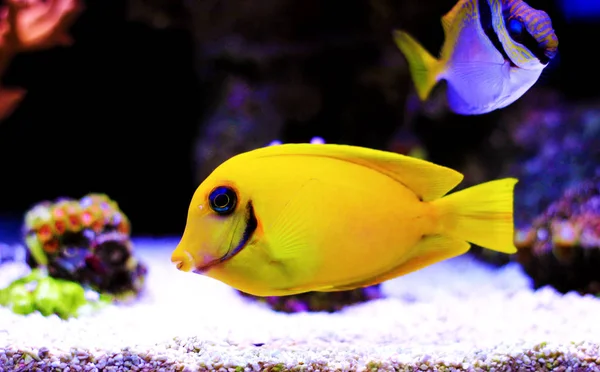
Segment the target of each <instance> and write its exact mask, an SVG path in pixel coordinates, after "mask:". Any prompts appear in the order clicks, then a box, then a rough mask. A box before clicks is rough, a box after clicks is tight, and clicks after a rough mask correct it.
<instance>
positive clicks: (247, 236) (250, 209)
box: [193, 201, 258, 274]
mask: <svg viewBox="0 0 600 372" xmlns="http://www.w3.org/2000/svg"><path fill="white" fill-rule="evenodd" d="M257 228H258V220H257V219H256V214H255V212H254V206H253V205H252V201H249V202H248V205H247V207H246V227H245V228H244V232H243V233H242V238H241V239H240V241H239V242H238V243H237V244H236V246H235V247H234V248H233V249H231V248H230V249H229V251H228V252H227V253H226V254H225V255H224V256H222V257H220V258H217V259H216V260H212V261H209V262H208V263H206V264H204V265H202V266H197V267H196V268H194V270H193V272H194V273H196V274H205V273H206V272H207V271H208V270H210V269H212V268H213V267H215V266H217V265H220V264H222V263H224V262H227V261H229V260H231V259H232V258H233V257H235V256H236V255H237V254H238V253H240V252H241V251H242V250H243V249H244V248H246V246H247V245H248V242H250V240H251V239H252V237H253V236H254V232H255V231H256V229H257Z"/></svg>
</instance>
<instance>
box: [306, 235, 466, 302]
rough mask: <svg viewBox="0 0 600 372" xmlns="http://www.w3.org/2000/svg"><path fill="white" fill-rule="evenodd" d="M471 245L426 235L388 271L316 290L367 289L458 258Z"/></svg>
mask: <svg viewBox="0 0 600 372" xmlns="http://www.w3.org/2000/svg"><path fill="white" fill-rule="evenodd" d="M470 247H471V245H470V244H469V243H468V242H466V241H464V240H457V239H455V238H451V237H447V236H443V235H428V236H425V237H423V239H421V241H420V242H419V243H417V245H415V246H414V247H413V248H412V251H411V252H412V254H411V257H410V258H409V259H408V260H406V261H404V262H402V263H401V264H400V265H398V266H396V267H394V268H393V269H391V270H390V271H387V272H385V273H382V274H380V275H376V276H373V277H371V278H368V279H366V280H363V281H359V282H353V283H348V284H343V285H338V286H335V287H333V286H332V287H326V288H322V289H321V288H320V289H318V291H319V292H338V291H348V290H352V289H356V288H361V287H368V286H372V285H375V284H379V283H382V282H385V281H387V280H391V279H394V278H397V277H399V276H402V275H406V274H409V273H411V272H414V271H417V270H420V269H422V268H424V267H427V266H429V265H432V264H435V263H438V262H441V261H444V260H447V259H450V258H453V257H456V256H460V255H461V254H464V253H466V252H467V251H468V250H469V248H470Z"/></svg>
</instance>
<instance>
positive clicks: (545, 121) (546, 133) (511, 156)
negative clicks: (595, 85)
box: [459, 89, 600, 264]
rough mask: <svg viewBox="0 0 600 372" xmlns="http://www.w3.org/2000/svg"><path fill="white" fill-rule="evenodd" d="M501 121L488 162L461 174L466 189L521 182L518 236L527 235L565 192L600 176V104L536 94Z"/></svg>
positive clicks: (482, 253)
mask: <svg viewBox="0 0 600 372" xmlns="http://www.w3.org/2000/svg"><path fill="white" fill-rule="evenodd" d="M497 120H498V122H499V125H498V127H497V128H496V129H495V130H493V131H492V132H491V133H490V136H489V139H487V140H486V141H485V144H486V147H487V150H485V151H482V152H481V153H480V154H481V157H482V158H483V159H484V160H485V161H481V159H477V158H476V157H473V158H469V159H467V160H466V161H465V162H464V163H463V164H462V166H461V167H460V168H459V170H461V171H462V172H465V173H466V177H465V178H466V181H467V183H469V182H471V180H477V179H492V178H498V177H507V176H509V177H516V178H518V179H519V183H517V185H516V188H515V209H514V210H515V225H516V228H517V230H518V231H520V230H528V229H529V228H530V227H531V226H532V224H534V220H535V219H536V218H537V217H538V216H539V215H540V214H542V213H543V212H544V211H545V210H546V209H547V208H548V207H549V206H550V204H552V203H554V202H557V201H558V200H559V199H560V198H561V195H562V194H563V193H564V192H565V190H566V189H568V188H571V187H575V186H576V185H578V184H580V183H581V182H584V181H586V180H589V179H590V178H593V177H597V176H600V102H594V101H592V102H587V103H579V104H574V103H570V102H566V101H565V100H564V97H562V96H561V95H560V94H559V93H558V92H553V91H548V90H546V91H541V90H539V89H536V90H535V92H534V93H533V94H530V95H526V96H524V97H523V98H522V100H520V101H518V102H516V103H515V104H514V105H512V106H510V107H508V108H507V109H506V110H504V111H502V112H501V113H499V114H498V116H497ZM484 164H494V165H495V166H488V165H484ZM517 239H521V238H520V237H517ZM474 251H475V252H476V254H477V255H478V256H479V257H481V258H482V259H484V260H485V261H487V262H490V263H494V264H505V263H507V262H508V261H509V260H510V259H511V258H510V257H509V256H507V255H505V254H502V253H498V252H492V251H490V250H482V249H478V248H476V249H474ZM515 258H516V256H513V259H515Z"/></svg>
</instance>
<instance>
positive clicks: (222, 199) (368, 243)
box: [171, 144, 517, 296]
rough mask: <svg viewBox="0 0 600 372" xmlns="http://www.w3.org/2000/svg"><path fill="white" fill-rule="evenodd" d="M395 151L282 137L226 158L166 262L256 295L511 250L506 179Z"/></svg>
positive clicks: (378, 277) (354, 283)
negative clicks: (475, 251)
mask: <svg viewBox="0 0 600 372" xmlns="http://www.w3.org/2000/svg"><path fill="white" fill-rule="evenodd" d="M462 179H463V176H462V174H460V173H458V172H456V171H454V170H452V169H449V168H446V167H442V166H439V165H436V164H433V163H430V162H427V161H424V160H420V159H416V158H411V157H408V156H403V155H399V154H396V153H391V152H385V151H378V150H372V149H367V148H362V147H354V146H347V145H334V144H283V145H279V146H271V147H264V148H260V149H257V150H253V151H250V152H246V153H242V154H240V155H237V156H234V157H232V158H230V159H229V160H227V161H225V162H224V163H223V164H221V165H220V166H219V167H217V168H216V169H215V170H214V171H213V173H212V174H210V175H209V176H208V177H207V178H206V179H205V180H204V181H203V182H202V184H201V185H200V186H199V187H198V188H197V190H196V192H195V193H194V195H193V197H192V201H191V203H190V207H189V211H188V217H187V223H186V227H185V231H184V234H183V237H182V239H181V242H180V243H179V245H178V246H177V248H176V249H175V250H174V251H173V253H172V257H171V261H172V262H174V263H175V264H176V265H177V268H178V269H180V270H183V271H194V272H196V273H199V274H203V275H206V276H209V277H212V278H214V279H217V280H219V281H221V282H223V283H225V284H228V285H230V286H232V287H234V288H237V289H239V290H241V291H243V292H247V293H250V294H253V295H257V296H281V295H290V294H295V293H302V292H308V291H341V290H348V289H353V288H358V287H364V286H369V285H373V284H376V283H380V282H382V281H385V280H388V279H392V278H394V277H397V276H400V275H403V274H406V273H409V272H412V271H415V270H418V269H419V268H422V267H424V266H427V265H430V264H433V263H435V262H438V261H441V260H445V259H448V258H451V257H454V256H457V255H460V254H463V253H465V252H467V251H468V249H469V247H470V245H469V243H468V242H472V243H475V244H478V245H481V246H483V247H486V248H489V249H493V250H496V251H500V252H505V253H514V252H516V249H515V247H514V245H513V229H514V227H513V189H514V185H515V183H516V182H517V180H516V179H512V178H509V179H503V180H498V181H491V182H487V183H484V184H481V185H478V186H474V187H471V188H468V189H465V190H462V191H459V192H456V193H453V194H450V195H448V196H444V195H445V194H446V193H447V192H448V191H450V190H451V189H453V188H454V187H455V186H456V185H457V184H458V183H460V182H461V180H462Z"/></svg>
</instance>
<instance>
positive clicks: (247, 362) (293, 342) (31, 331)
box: [0, 240, 600, 372]
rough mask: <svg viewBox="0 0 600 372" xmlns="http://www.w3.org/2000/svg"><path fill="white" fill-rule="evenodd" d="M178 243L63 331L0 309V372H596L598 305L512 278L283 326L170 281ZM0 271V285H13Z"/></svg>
mask: <svg viewBox="0 0 600 372" xmlns="http://www.w3.org/2000/svg"><path fill="white" fill-rule="evenodd" d="M175 244H176V241H173V240H163V241H156V240H154V241H152V240H138V241H136V249H137V254H138V255H139V257H140V258H141V259H142V260H143V261H145V262H146V263H147V264H148V266H149V271H150V274H149V277H148V290H147V291H146V293H145V294H144V296H143V298H142V299H141V300H140V301H138V302H136V303H135V304H132V305H127V306H120V307H117V306H111V307H109V308H107V309H104V310H102V311H101V312H99V313H97V314H94V315H88V316H81V317H80V318H78V319H72V320H69V321H62V320H60V319H59V318H57V317H55V316H52V317H48V318H44V317H42V316H41V315H39V314H37V313H36V314H32V315H29V316H19V315H15V314H13V313H11V312H10V311H9V310H7V309H5V308H1V309H0V370H1V371H11V370H19V371H35V370H41V371H47V370H56V371H67V372H70V371H120V370H123V371H154V370H156V371H160V370H163V371H172V370H178V371H181V370H185V371H198V370H201V371H212V370H215V371H217V370H218V371H260V370H262V371H286V370H302V371H311V370H312V371H364V370H381V371H387V370H389V371H392V370H419V371H426V370H439V371H443V370H469V371H471V370H495V371H505V370H512V371H518V370H522V371H527V370H530V371H543V370H557V371H561V370H563V371H565V370H568V371H600V368H599V367H598V366H600V353H599V352H598V345H599V344H600V322H598V320H597V319H598V315H599V314H600V300H598V299H596V298H594V297H591V296H585V297H581V296H579V295H577V294H574V293H570V294H567V295H564V296H563V295H560V294H558V293H556V292H555V291H553V290H552V289H550V288H543V289H540V290H538V291H533V290H531V289H530V287H529V279H528V278H527V277H526V276H525V275H524V274H523V273H522V271H521V270H520V268H519V267H518V266H517V265H516V264H510V265H508V266H506V267H504V268H501V269H496V268H493V267H489V266H487V265H486V264H483V263H480V262H478V261H476V260H475V259H473V258H472V257H470V256H463V257H458V258H456V259H453V260H449V261H446V262H442V263H439V264H437V265H434V266H431V267H428V268H425V269H423V270H421V271H419V272H416V273H413V274H410V275H407V276H404V277H401V278H398V279H395V280H392V281H389V282H387V283H385V284H384V285H383V289H384V292H385V293H386V294H387V295H388V298H385V299H381V300H376V301H372V302H370V303H366V304H359V305H354V306H351V307H348V308H346V309H345V310H343V311H341V312H339V313H337V314H328V313H313V314H310V313H299V314H283V313H276V312H273V311H271V310H270V309H268V308H267V307H266V305H263V304H258V303H255V302H252V301H251V300H249V299H245V298H242V297H240V296H239V295H238V294H237V293H236V292H235V291H234V290H233V289H231V288H230V287H227V286H226V285H224V284H222V283H219V282H217V281H214V280H212V279H209V278H205V277H201V276H199V275H194V274H186V273H182V272H178V271H177V270H176V269H175V268H174V267H173V265H172V264H171V263H170V261H169V255H170V252H171V250H172V248H173V247H174V245H175ZM26 271H27V268H26V267H24V266H23V265H21V264H14V263H12V264H5V265H3V266H0V285H2V286H4V285H6V284H8V282H9V281H10V280H12V279H13V278H15V277H18V276H20V275H22V274H23V273H24V272H26Z"/></svg>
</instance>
